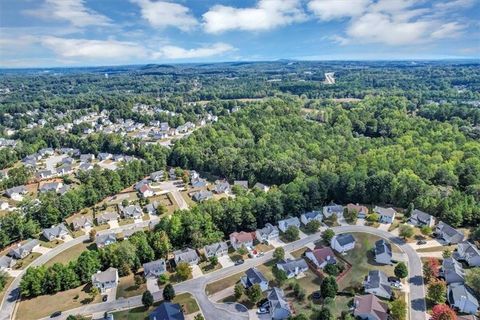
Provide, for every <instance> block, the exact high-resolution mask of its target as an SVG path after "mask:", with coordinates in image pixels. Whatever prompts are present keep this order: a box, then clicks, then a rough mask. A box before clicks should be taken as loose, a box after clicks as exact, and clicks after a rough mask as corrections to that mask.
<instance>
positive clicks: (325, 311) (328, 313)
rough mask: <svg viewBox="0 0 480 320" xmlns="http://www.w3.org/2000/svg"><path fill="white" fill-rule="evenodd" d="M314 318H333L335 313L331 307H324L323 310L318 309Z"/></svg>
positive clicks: (331, 319)
mask: <svg viewBox="0 0 480 320" xmlns="http://www.w3.org/2000/svg"><path fill="white" fill-rule="evenodd" d="M314 319H316V320H333V319H334V318H333V315H332V312H331V311H330V309H328V308H325V307H323V308H322V309H321V310H318V311H316V312H315V314H314Z"/></svg>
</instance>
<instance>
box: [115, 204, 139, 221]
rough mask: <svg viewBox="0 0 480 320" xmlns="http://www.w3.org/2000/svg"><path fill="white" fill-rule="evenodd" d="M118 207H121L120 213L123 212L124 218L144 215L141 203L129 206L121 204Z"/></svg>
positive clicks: (135, 217)
mask: <svg viewBox="0 0 480 320" xmlns="http://www.w3.org/2000/svg"><path fill="white" fill-rule="evenodd" d="M118 208H119V209H120V213H121V214H122V217H123V218H126V219H128V218H132V219H140V218H142V216H143V211H142V208H140V206H139V205H133V204H131V205H129V206H126V207H124V206H122V205H119V206H118Z"/></svg>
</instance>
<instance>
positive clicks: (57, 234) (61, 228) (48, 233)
mask: <svg viewBox="0 0 480 320" xmlns="http://www.w3.org/2000/svg"><path fill="white" fill-rule="evenodd" d="M69 234H70V233H69V232H68V229H67V227H66V226H65V225H64V224H63V223H59V224H57V225H56V226H52V227H51V228H47V229H43V231H42V235H43V237H44V238H45V239H47V240H48V241H53V240H55V239H65V237H66V236H68V235H69Z"/></svg>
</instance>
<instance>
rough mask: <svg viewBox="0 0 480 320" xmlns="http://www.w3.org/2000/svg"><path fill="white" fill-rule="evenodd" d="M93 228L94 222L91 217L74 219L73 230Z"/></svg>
mask: <svg viewBox="0 0 480 320" xmlns="http://www.w3.org/2000/svg"><path fill="white" fill-rule="evenodd" d="M92 227H93V221H92V218H90V217H78V218H75V219H73V221H72V228H73V230H75V231H77V230H80V229H89V228H92Z"/></svg>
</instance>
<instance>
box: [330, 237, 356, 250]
mask: <svg viewBox="0 0 480 320" xmlns="http://www.w3.org/2000/svg"><path fill="white" fill-rule="evenodd" d="M330 246H331V247H332V248H333V249H334V250H335V251H337V252H339V253H344V252H347V251H350V250H352V249H353V248H355V238H354V237H353V235H351V234H350V233H342V234H339V235H336V236H334V237H333V238H332V240H331V241H330Z"/></svg>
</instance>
